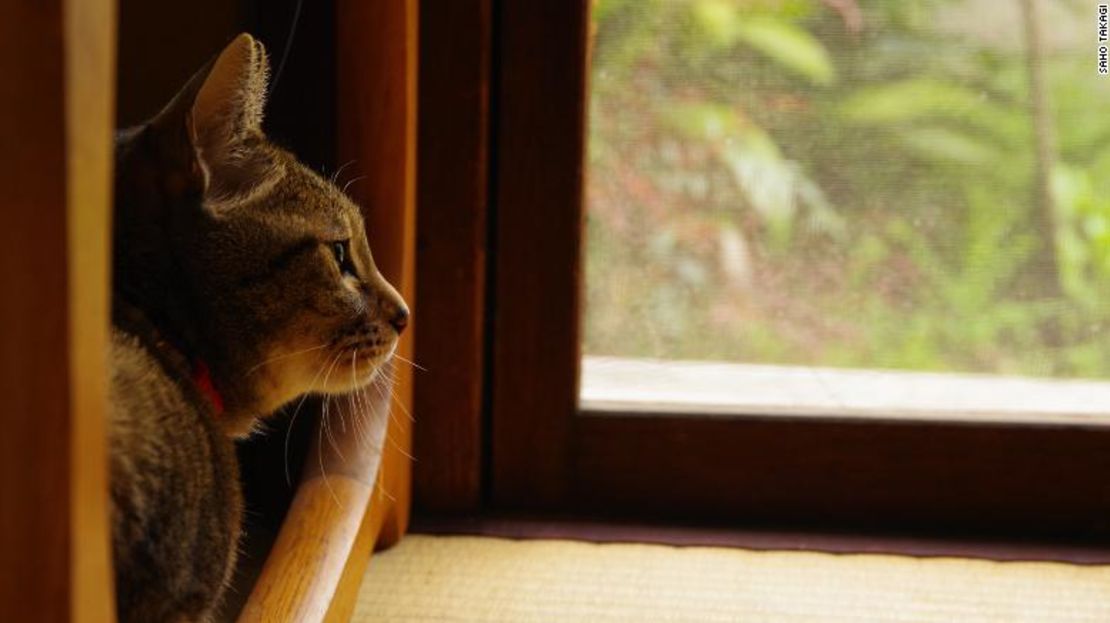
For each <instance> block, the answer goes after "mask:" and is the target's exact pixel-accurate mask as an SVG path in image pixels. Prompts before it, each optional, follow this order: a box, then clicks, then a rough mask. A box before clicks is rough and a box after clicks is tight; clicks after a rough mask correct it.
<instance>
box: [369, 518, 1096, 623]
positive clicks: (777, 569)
mask: <svg viewBox="0 0 1110 623" xmlns="http://www.w3.org/2000/svg"><path fill="white" fill-rule="evenodd" d="M353 621H356V622H358V623H364V622H370V621H389V622H393V621H397V622H405V621H494V622H497V621H511V622H517V621H520V622H528V621H570V622H574V621H587V622H594V621H596V622H605V621H698V622H710V621H743V622H745V623H750V622H755V623H758V622H764V621H766V622H776V623H777V622H782V623H795V622H800V621H806V622H810V621H813V622H818V621H820V622H823V621H833V622H838V621H883V622H887V621H890V622H894V621H913V622H933V621H935V622H937V623H941V622H943V623H963V622H981V621H991V622H1005V623H1023V622H1029V623H1055V622H1065V621H1069V622H1070V621H1084V622H1087V621H1090V622H1096V621H1097V622H1100V623H1105V622H1110V566H1074V565H1066V564H1059V563H1026V562H990V561H984V560H968V559H957V558H910V557H903V556H878V555H837V554H820V553H806V552H756V551H748V550H741V549H726V548H710V547H670V546H664V545H638V544H595V543H583V542H577V541H550V540H528V541H512V540H505V539H496V538H486V537H435V536H423V535H412V536H408V537H406V538H405V539H404V540H403V541H402V542H401V543H400V544H399V545H397V546H396V547H394V548H393V549H391V550H389V551H387V552H383V553H380V554H377V555H375V556H374V558H373V559H372V560H371V562H370V567H369V569H368V571H367V574H366V577H365V579H364V582H363V586H362V590H361V593H360V595H359V599H358V605H357V608H356V613H355V616H354V619H353Z"/></svg>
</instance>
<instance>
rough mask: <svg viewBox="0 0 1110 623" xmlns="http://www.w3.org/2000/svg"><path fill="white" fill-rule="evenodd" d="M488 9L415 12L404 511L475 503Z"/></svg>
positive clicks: (478, 489) (434, 5)
mask: <svg viewBox="0 0 1110 623" xmlns="http://www.w3.org/2000/svg"><path fill="white" fill-rule="evenodd" d="M490 5H491V2H490V0H465V1H458V0H456V1H454V2H438V1H435V0H427V1H425V2H424V3H423V6H422V7H421V11H420V89H419V90H420V106H419V108H420V122H419V133H418V134H419V136H418V138H417V141H418V148H417V175H418V179H417V191H416V201H417V210H416V212H417V224H418V226H417V232H416V246H417V249H418V252H419V254H420V266H419V271H418V273H419V275H421V277H420V278H418V279H417V286H416V292H417V298H418V299H419V301H420V319H421V321H422V322H421V325H420V332H419V333H418V334H417V335H416V362H417V363H419V364H421V365H422V366H424V367H425V368H426V370H425V371H419V372H417V374H416V382H415V388H416V395H415V396H414V397H413V403H414V405H415V407H416V412H417V413H419V414H420V418H419V419H418V420H417V421H416V422H415V423H414V426H415V434H414V436H413V437H414V438H413V448H414V451H413V455H414V456H415V457H416V462H415V465H414V467H413V469H414V470H415V473H414V481H415V482H414V489H415V491H414V504H415V506H416V508H417V510H418V511H419V510H424V511H430V512H471V511H476V510H478V509H479V507H480V506H481V503H482V451H483V448H482V442H483V439H482V438H483V414H482V409H483V396H482V391H483V384H484V382H485V378H484V368H485V352H484V347H485V321H486V316H485V314H486V300H485V299H486V242H487V240H486V238H487V236H486V228H487V219H486V215H487V195H488V186H489V179H488V177H489V175H488V171H489V165H488V163H489V155H490V154H489V141H490V123H489V91H490V69H491V67H490V53H491V46H492V44H493V32H492V30H493V24H492V12H491V6H490Z"/></svg>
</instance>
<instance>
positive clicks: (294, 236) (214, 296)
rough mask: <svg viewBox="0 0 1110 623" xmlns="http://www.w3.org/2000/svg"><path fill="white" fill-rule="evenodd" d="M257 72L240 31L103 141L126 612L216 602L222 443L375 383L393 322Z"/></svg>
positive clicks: (250, 45) (230, 487)
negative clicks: (269, 105) (289, 407)
mask: <svg viewBox="0 0 1110 623" xmlns="http://www.w3.org/2000/svg"><path fill="white" fill-rule="evenodd" d="M268 72H269V64H268V61H267V58H266V52H265V50H264V49H263V47H262V45H261V44H260V43H258V42H257V41H255V40H254V39H253V38H251V36H250V35H247V34H243V35H240V36H239V37H238V38H236V39H235V40H234V41H233V42H232V43H231V44H230V45H228V47H227V48H226V49H224V51H223V52H222V53H221V54H220V55H219V57H217V58H216V59H215V60H214V61H212V62H211V63H209V64H208V65H207V66H206V67H205V68H203V69H202V70H201V71H200V72H198V73H197V74H196V75H195V76H194V77H193V78H192V79H191V80H190V81H189V82H188V83H187V84H186V85H185V87H184V88H183V89H182V90H181V92H180V93H178V94H177V96H176V97H174V99H173V100H172V101H171V102H170V103H169V104H168V105H167V106H166V107H165V108H164V109H163V110H162V112H161V113H159V114H158V115H157V116H156V117H154V118H153V119H152V120H150V121H149V122H147V123H145V124H143V125H141V126H139V127H135V128H131V129H128V130H124V131H121V132H120V133H119V135H118V138H117V144H116V180H115V196H116V200H115V216H114V237H115V242H114V254H113V273H114V275H113V278H114V286H113V303H112V305H113V309H112V315H113V330H112V342H111V352H110V363H111V387H110V399H111V406H110V448H111V459H110V464H111V499H112V529H113V534H112V541H113V556H114V562H115V576H116V594H117V603H118V610H119V617H120V620H121V621H123V622H124V623H129V622H132V621H135V622H140V621H141V622H143V623H157V622H160V621H175V622H176V621H207V620H209V619H210V618H211V617H212V616H213V612H214V610H215V608H216V607H217V606H218V604H219V601H220V597H221V593H222V592H223V590H224V587H225V586H226V585H227V583H228V580H229V578H230V576H231V573H232V569H233V566H234V564H235V556H236V547H237V544H238V540H239V530H240V516H241V514H242V502H241V495H240V487H239V482H238V465H237V464H236V458H235V452H234V439H235V438H238V437H243V436H245V435H247V434H249V433H250V432H251V431H252V430H253V429H254V428H255V426H256V424H257V422H258V421H259V418H261V417H263V416H265V415H267V414H269V413H272V412H273V411H274V410H276V409H278V408H279V407H281V406H282V405H284V404H286V403H288V402H290V401H292V400H293V399H294V398H297V397H298V396H301V395H303V394H306V393H309V392H313V393H327V394H331V393H344V392H349V391H351V390H353V389H355V388H357V387H359V386H362V385H365V384H367V383H369V382H371V380H373V379H374V378H375V377H376V375H377V374H378V372H379V370H380V368H381V366H382V365H383V364H384V363H385V362H386V361H388V360H389V358H390V357H391V356H392V354H393V351H394V349H395V348H396V345H397V340H398V337H399V335H400V333H401V331H402V330H403V329H404V328H405V325H406V323H407V320H408V310H407V308H406V307H405V304H404V302H403V301H402V300H401V297H400V296H399V295H398V294H397V292H396V290H394V289H393V288H392V287H391V286H390V285H389V284H388V283H387V282H386V281H385V280H384V279H383V278H382V276H381V274H380V273H379V272H378V270H377V269H376V268H375V266H374V261H373V259H372V258H371V255H370V248H369V246H368V244H367V242H366V236H365V233H364V231H363V222H362V218H361V216H360V214H359V209H358V207H356V206H355V205H354V204H353V203H352V202H351V201H350V200H349V199H348V198H347V197H346V196H345V195H344V194H343V193H342V192H341V191H340V190H338V189H336V188H335V187H334V186H333V185H332V184H331V183H330V182H328V181H327V180H325V179H323V178H322V177H321V176H319V175H317V174H316V173H314V172H312V171H311V170H309V169H308V168H306V167H305V166H303V165H302V164H300V163H299V162H298V161H297V159H296V158H295V157H294V156H293V155H291V154H290V153H288V152H286V151H284V150H283V149H281V148H279V147H277V146H275V145H273V144H272V143H270V142H269V141H268V140H267V139H266V137H265V135H264V134H263V132H262V129H261V122H262V109H263V104H264V99H265V93H266V88H267V79H268V77H267V74H268ZM324 369H328V370H329V371H330V373H329V374H326V375H321V374H320V372H321V371H322V370H324Z"/></svg>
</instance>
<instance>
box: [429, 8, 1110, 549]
mask: <svg viewBox="0 0 1110 623" xmlns="http://www.w3.org/2000/svg"><path fill="white" fill-rule="evenodd" d="M466 4H467V5H468V7H467V8H468V9H469V10H472V11H473V10H477V9H476V7H484V8H485V10H488V11H489V15H490V18H489V22H490V23H491V24H492V25H491V26H490V28H489V33H490V34H489V37H490V38H489V42H488V44H483V43H482V40H481V37H484V36H486V30H485V29H476V30H474V31H473V32H472V33H471V35H469V36H472V37H473V39H468V38H467V37H462V39H460V38H459V36H456V37H454V38H453V39H452V41H450V42H440V41H436V40H431V39H424V42H423V46H424V47H422V53H424V56H425V58H427V57H428V56H430V55H429V54H428V53H427V50H429V48H431V50H432V51H433V52H436V53H438V54H439V57H440V58H445V59H447V60H446V61H445V63H444V65H443V66H440V67H437V68H428V67H426V66H425V65H422V67H421V77H420V83H421V89H422V94H421V106H422V109H421V119H420V127H421V132H420V136H421V138H420V145H421V149H422V150H423V149H427V148H429V146H435V147H437V148H439V149H441V150H447V153H444V152H443V151H441V152H440V153H439V154H438V155H437V157H436V163H437V164H438V165H439V166H450V164H451V163H452V162H454V163H456V164H461V163H464V162H469V163H471V165H472V166H471V167H470V168H468V169H466V170H465V171H462V170H456V171H455V173H454V174H451V175H447V177H449V178H450V179H452V180H453V182H452V184H453V186H452V188H453V189H454V190H458V191H464V190H466V189H470V192H468V193H467V192H463V193H462V195H463V197H464V198H463V199H462V201H464V202H466V203H467V204H468V205H471V206H476V210H474V211H475V212H480V215H472V218H470V219H469V220H467V219H465V218H464V219H463V220H464V221H466V223H468V227H464V228H462V230H463V231H465V232H467V233H469V234H471V235H470V236H469V237H468V238H467V239H466V241H465V242H464V243H460V244H458V245H456V246H455V247H453V249H452V250H451V251H450V253H448V254H441V257H439V258H438V259H436V260H435V261H433V262H432V263H431V264H429V265H428V266H425V265H424V263H423V259H424V257H425V256H424V255H421V268H420V271H421V275H425V277H424V278H423V279H421V282H423V283H426V284H428V285H427V286H425V287H429V288H430V287H432V286H433V285H434V284H435V283H438V281H437V279H438V278H440V277H441V276H442V274H443V273H442V272H440V273H439V275H440V277H437V275H436V273H435V272H433V271H437V270H439V271H442V270H444V269H446V268H447V267H448V266H449V264H448V262H447V260H446V257H445V256H446V255H452V260H451V261H452V262H456V263H457V262H460V261H466V262H469V264H468V266H481V265H482V262H484V263H485V264H487V266H486V268H487V273H486V275H485V280H484V281H482V279H481V277H480V275H479V276H476V277H475V278H474V282H475V284H476V285H479V286H482V287H484V288H486V289H488V291H485V290H482V289H481V288H479V289H477V290H468V291H467V292H468V294H469V296H468V297H465V301H464V302H463V303H462V304H459V303H456V304H454V306H453V307H452V306H451V305H450V304H448V305H447V307H446V308H444V309H440V310H438V311H437V310H432V309H428V308H424V310H423V311H424V313H425V316H424V318H423V321H424V323H425V326H428V325H433V324H439V323H450V322H454V323H455V325H458V324H459V322H460V321H459V318H462V319H463V321H464V322H468V323H469V324H468V326H472V327H477V328H478V332H475V333H471V334H468V337H467V339H466V340H465V342H466V343H465V344H464V343H462V342H461V341H458V340H456V341H453V342H449V343H448V344H449V345H448V346H447V347H446V348H444V346H443V344H440V350H439V351H438V352H433V350H432V349H431V347H424V348H422V345H421V344H420V342H419V339H420V338H418V344H417V357H418V360H421V359H422V361H421V363H423V364H425V365H426V366H428V367H429V369H430V371H431V372H430V373H429V374H428V375H426V376H425V377H420V378H418V380H417V399H416V400H417V404H418V405H419V404H421V400H422V398H421V395H422V394H423V393H424V392H435V391H436V389H437V388H439V387H445V386H446V384H445V383H446V382H445V381H444V379H443V378H438V379H437V378H436V375H435V365H437V364H438V363H441V362H442V361H444V360H445V359H447V358H449V357H450V356H456V357H457V356H459V354H460V353H465V354H466V355H467V356H468V357H478V359H479V360H480V361H482V362H483V365H482V366H475V367H473V369H470V370H469V371H466V372H461V373H458V374H456V375H454V376H451V378H452V381H451V382H452V383H454V384H455V385H454V386H455V387H456V388H458V387H462V386H464V385H466V386H467V387H469V388H470V391H471V392H473V391H474V388H484V393H483V394H482V399H481V401H480V402H481V404H477V402H478V401H476V400H474V399H473V393H468V394H465V395H466V396H469V397H470V402H468V403H466V404H459V403H456V404H455V405H454V406H453V407H448V408H436V409H429V410H428V411H420V412H419V413H418V422H417V431H416V448H417V450H418V452H417V458H418V460H419V461H422V463H420V462H418V463H417V477H416V482H417V485H418V488H417V492H416V499H417V500H418V501H420V502H421V508H422V509H423V510H433V511H434V510H444V509H447V510H456V511H458V510H468V511H490V510H493V511H498V512H504V511H508V512H514V513H515V512H525V513H537V512H538V513H545V514H546V513H557V514H560V515H565V514H568V513H569V514H574V515H578V516H589V517H608V518H618V517H623V518H634V519H636V520H638V521H643V520H645V519H660V520H671V521H674V520H680V521H691V522H698V523H701V524H713V525H718V526H720V525H726V526H759V525H773V526H776V527H782V526H794V527H805V528H817V529H822V530H826V529H845V530H861V531H879V530H881V531H917V532H929V533H946V534H949V535H951V534H977V535H990V536H996V537H1003V536H1020V537H1022V538H1051V539H1066V540H1080V541H1093V540H1099V539H1105V538H1106V537H1107V536H1108V535H1110V429H1107V428H1106V427H1099V426H1093V425H1090V424H1084V423H1075V422H1056V423H1037V422H1033V423H1029V422H1026V423H1009V422H999V421H991V422H986V421H983V422H975V421H963V422H954V421H921V420H914V419H909V420H906V419H902V420H898V419H882V418H848V417H843V416H841V415H837V414H835V413H830V414H829V415H828V416H827V417H826V416H813V415H810V416H801V417H781V416H773V415H769V414H766V413H759V412H754V413H750V414H747V415H739V416H737V415H734V416H728V417H721V416H709V415H703V416H698V415H696V414H695V415H691V414H684V413H672V414H667V413H652V414H648V415H645V414H644V413H637V412H627V413H621V412H613V411H606V412H605V413H594V412H588V411H587V412H580V410H579V408H578V373H579V366H580V359H579V358H580V350H579V337H580V326H579V324H580V313H579V305H580V302H581V294H580V292H581V285H582V284H581V280H582V266H581V251H582V249H581V245H582V231H583V228H582V224H583V199H582V197H583V193H582V190H583V176H584V170H583V154H584V148H585V143H584V141H585V136H586V133H585V129H586V125H585V124H586V106H585V102H586V96H587V78H586V72H587V63H586V60H587V54H588V51H587V48H588V40H589V21H588V4H589V3H588V2H586V0H577V1H575V2H542V3H541V2H529V1H526V0H502V1H501V2H496V3H494V4H493V5H492V8H490V7H491V5H490V3H489V2H488V0H487V1H486V2H481V1H477V0H475V1H473V2H469V3H466ZM424 10H425V11H426V12H427V13H428V14H426V15H424V16H423V17H422V20H423V21H424V22H431V23H435V22H436V21H438V20H439V19H440V18H442V17H443V15H444V12H443V11H439V10H436V9H435V8H434V7H431V6H430V3H427V4H426V5H425V9H424ZM459 10H460V11H461V10H463V9H459ZM475 41H476V42H477V43H475ZM448 50H455V51H466V50H469V53H461V54H458V55H456V56H452V57H448V55H447V54H446V52H447V51H448ZM486 58H488V59H489V65H488V70H485V69H483V67H484V66H483V65H482V63H483V62H485V59H486ZM462 68H470V69H472V70H473V71H471V72H470V73H469V74H468V75H470V76H472V77H473V76H478V77H479V79H478V80H475V81H473V82H471V83H466V81H465V78H462V77H460V75H461V74H459V73H458V72H459V71H460V70H461V69H462ZM450 72H455V73H453V74H452V78H451V79H450V80H447V79H446V78H444V76H443V74H447V73H450ZM446 84H449V85H450V86H449V88H445V89H444V90H437V88H442V87H444V85H446ZM458 93H470V94H478V96H477V99H476V100H471V103H472V104H473V102H474V101H478V102H481V101H483V100H482V98H483V97H487V98H488V107H487V106H482V105H469V106H466V107H464V109H462V110H459V109H457V108H456V109H452V111H451V112H450V113H446V112H444V110H446V109H449V108H450V106H451V104H450V103H449V102H450V97H451V96H452V94H458ZM436 98H439V103H438V104H437V105H434V106H432V107H431V108H429V107H428V106H426V105H425V103H426V102H429V101H431V100H433V99H436ZM445 98H446V100H445ZM448 119H449V120H450V122H451V123H454V124H464V125H466V124H468V123H469V124H470V125H469V126H468V127H470V128H477V130H474V134H473V135H472V136H471V135H470V134H469V133H467V135H468V136H471V140H470V141H469V142H468V143H466V144H455V145H452V144H451V143H448V142H437V140H436V138H435V137H434V136H431V135H430V134H429V133H428V132H427V131H426V130H428V129H431V128H435V127H436V124H437V123H446V122H447V121H446V120H448ZM483 129H484V130H486V131H487V132H488V133H487V134H485V135H483V134H482V131H483ZM483 136H484V137H485V138H483ZM487 152H488V153H487ZM483 157H485V158H486V162H488V163H489V165H488V171H486V172H485V174H486V175H488V177H486V178H485V181H486V184H481V183H477V184H476V183H474V182H475V178H474V176H481V175H482V174H483V170H482V167H481V166H480V165H478V166H473V163H474V162H476V161H477V162H480V161H481V160H482V158H483ZM421 163H422V165H424V164H427V163H428V161H427V160H426V159H425V157H424V156H423V155H422V156H421ZM429 175H432V174H430V173H429V172H427V170H426V169H425V168H424V166H421V168H420V172H419V174H418V176H419V179H420V182H419V189H420V190H419V191H418V195H419V197H420V198H419V199H418V202H419V206H420V207H419V210H420V212H421V216H420V218H421V227H422V231H421V233H420V234H419V235H420V236H421V237H425V236H427V239H428V240H429V241H433V242H434V241H435V240H436V239H437V236H438V235H439V234H440V233H442V232H441V231H436V230H435V228H431V229H428V230H424V229H423V226H424V224H425V223H427V222H428V221H426V220H425V219H429V218H433V217H431V216H430V215H429V214H427V213H426V212H425V211H430V212H434V211H436V210H450V209H454V210H459V209H461V208H462V207H463V206H461V205H460V204H459V201H458V200H456V201H454V202H450V201H448V202H446V203H447V204H448V205H447V206H444V205H442V203H443V202H440V204H438V205H432V202H431V201H424V198H426V197H427V198H436V199H437V201H438V200H439V199H443V198H445V195H444V194H443V193H445V192H450V191H443V190H435V189H431V188H428V187H427V186H426V185H425V184H424V180H425V179H429V178H428V176H429ZM443 176H444V174H440V175H439V177H437V178H436V179H440V180H442V179H444V177H443ZM479 181H480V177H479ZM484 193H488V197H487V196H486V194H484ZM483 224H485V225H487V228H486V229H485V230H483V228H482V225H483ZM482 231H485V232H486V233H487V235H488V239H487V240H486V241H485V242H484V243H483V242H482V240H481V238H482V236H481V232H482ZM425 270H427V271H428V272H427V273H426V272H425ZM468 270H469V269H468ZM422 292H423V290H422ZM482 301H484V305H482V304H481V302H482ZM448 308H449V309H448ZM475 309H484V312H481V313H478V312H475V311H474V310H475ZM481 319H484V321H485V324H482V323H481V322H480V320H481ZM483 328H484V331H485V334H484V335H481V334H480V331H481V330H482V329H483ZM475 335H480V337H481V341H482V342H483V343H484V344H485V351H484V352H483V351H479V350H476V349H475V348H474V347H473V341H474V340H473V337H474V336H475ZM468 348H469V350H468ZM430 354H431V355H432V356H429V355H430ZM473 360H474V359H470V360H468V361H473ZM455 370H456V372H457V368H456V369H455ZM449 376H450V375H449ZM452 395H454V396H457V395H459V394H458V393H457V392H456V393H455V394H452ZM423 400H431V399H430V398H423ZM425 404H427V403H425ZM429 420H430V422H429ZM445 422H452V423H453V425H454V428H453V429H452V430H454V431H463V432H464V433H465V434H464V435H463V436H462V437H455V438H454V439H452V438H449V437H448V436H447V435H445V434H444V433H442V432H441V431H437V430H435V426H436V425H442V424H444V423H445ZM451 444H456V445H463V446H466V448H465V449H463V450H460V449H459V448H458V447H455V448H454V449H453V451H452V454H451V457H450V458H448V459H443V458H442V457H439V456H437V455H429V454H428V451H435V450H436V449H442V448H446V447H448V446H449V445H451ZM475 455H480V456H481V457H483V458H482V460H474V459H473V458H472V457H473V456H475ZM467 457H471V458H467ZM483 461H484V463H483ZM452 470H454V473H456V474H457V473H458V470H464V471H466V473H467V474H470V476H468V480H467V481H466V483H462V482H461V481H458V482H456V483H455V484H448V483H447V478H448V477H447V476H445V475H443V474H445V473H446V472H449V471H452ZM475 473H480V474H481V478H474V477H473V474H475ZM476 481H477V482H476ZM431 482H434V483H435V484H436V486H435V487H434V488H433V487H428V486H427V485H428V483H431ZM422 485H423V486H422Z"/></svg>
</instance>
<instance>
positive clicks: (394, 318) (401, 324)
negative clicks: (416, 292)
mask: <svg viewBox="0 0 1110 623" xmlns="http://www.w3.org/2000/svg"><path fill="white" fill-rule="evenodd" d="M389 324H391V325H393V328H394V329H395V330H396V331H397V335H400V334H401V332H402V331H404V330H405V327H407V326H409V308H408V307H405V306H404V305H398V306H397V307H396V308H395V309H394V311H393V314H392V315H391V316H390V317H389Z"/></svg>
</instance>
